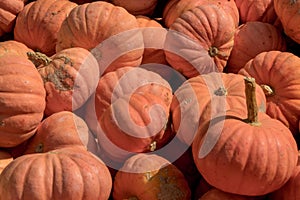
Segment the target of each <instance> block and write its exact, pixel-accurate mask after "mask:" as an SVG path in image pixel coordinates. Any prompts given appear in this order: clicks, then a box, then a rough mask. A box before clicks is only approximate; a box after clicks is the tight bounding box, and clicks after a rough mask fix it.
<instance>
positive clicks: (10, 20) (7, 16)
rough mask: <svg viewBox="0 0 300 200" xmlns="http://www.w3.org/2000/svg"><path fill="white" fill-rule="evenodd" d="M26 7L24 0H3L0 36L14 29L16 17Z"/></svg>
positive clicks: (0, 6)
mask: <svg viewBox="0 0 300 200" xmlns="http://www.w3.org/2000/svg"><path fill="white" fill-rule="evenodd" d="M23 8H24V1H23V0H11V1H5V2H4V1H3V2H2V3H1V5H0V18H1V22H0V36H3V35H4V34H5V33H9V32H11V31H12V30H13V29H14V26H15V21H16V17H17V15H18V14H19V12H21V10H22V9H23Z"/></svg>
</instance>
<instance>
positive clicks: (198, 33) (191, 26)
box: [165, 4, 236, 78]
mask: <svg viewBox="0 0 300 200" xmlns="http://www.w3.org/2000/svg"><path fill="white" fill-rule="evenodd" d="M235 29H236V27H235V24H234V22H233V19H232V17H231V16H230V15H229V14H228V13H226V12H225V11H224V10H223V9H222V8H221V7H220V6H217V5H214V4H205V5H200V6H197V7H195V8H192V9H190V10H188V11H186V12H184V13H182V15H180V17H178V18H177V19H176V20H175V21H174V23H173V24H172V25H171V26H170V31H168V33H167V36H166V42H165V54H166V59H167V61H168V63H169V64H170V65H171V66H172V67H173V68H174V69H175V70H177V71H179V72H180V73H182V74H183V75H184V76H186V77H188V78H191V77H194V76H197V75H199V74H204V73H209V72H216V71H218V72H222V71H223V69H224V67H225V65H226V63H227V60H228V58H229V55H230V52H231V50H232V47H233V39H234V38H233V36H234V32H235ZM176 34H177V35H178V34H179V35H181V38H178V36H176ZM174 37H175V38H174ZM170 48H171V50H170ZM174 51H175V52H174ZM178 54H180V55H178Z"/></svg>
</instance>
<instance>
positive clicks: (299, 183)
mask: <svg viewBox="0 0 300 200" xmlns="http://www.w3.org/2000/svg"><path fill="white" fill-rule="evenodd" d="M299 156H300V154H299ZM299 187H300V160H299V157H298V164H297V167H296V170H295V171H294V173H293V175H292V177H291V178H290V179H289V181H288V182H287V183H286V184H285V185H284V186H282V187H281V188H279V189H278V190H276V191H274V192H273V193H271V194H270V195H269V200H298V199H299V198H300V191H299Z"/></svg>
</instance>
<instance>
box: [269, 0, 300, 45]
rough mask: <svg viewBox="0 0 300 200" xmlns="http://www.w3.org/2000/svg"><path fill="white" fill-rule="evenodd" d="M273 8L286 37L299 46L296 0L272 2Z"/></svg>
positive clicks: (299, 3) (297, 4) (299, 36)
mask: <svg viewBox="0 0 300 200" xmlns="http://www.w3.org/2000/svg"><path fill="white" fill-rule="evenodd" d="M274 8H275V12H276V14H277V16H278V17H279V19H280V21H281V24H282V27H283V30H284V32H285V34H286V35H287V36H289V37H290V38H292V39H293V40H294V41H295V42H297V43H298V44H300V24H299V23H298V22H299V20H300V16H299V9H300V2H299V1H296V0H274Z"/></svg>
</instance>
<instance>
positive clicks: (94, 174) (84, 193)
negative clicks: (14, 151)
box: [0, 147, 112, 200]
mask: <svg viewBox="0 0 300 200" xmlns="http://www.w3.org/2000/svg"><path fill="white" fill-rule="evenodd" d="M111 188H112V179H111V176H110V173H109V170H108V169H107V167H106V166H105V165H104V163H103V162H102V161H101V160H100V159H99V158H97V157H95V156H93V154H91V153H90V152H88V151H86V150H84V149H81V148H78V147H74V148H61V149H58V150H54V151H50V152H47V153H36V154H27V155H23V156H20V157H18V158H16V159H14V160H13V161H12V162H11V163H10V164H9V165H8V166H7V167H6V168H5V169H4V170H3V171H2V174H1V175H0V193H1V196H0V199H1V200H4V199H53V200H59V199H82V200H83V199H99V200H107V199H108V198H109V195H110V192H111Z"/></svg>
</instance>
